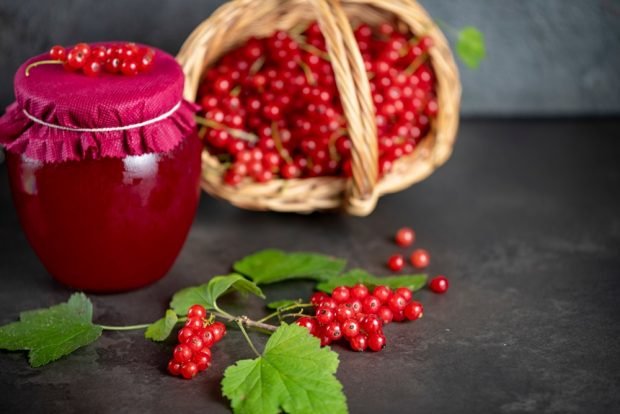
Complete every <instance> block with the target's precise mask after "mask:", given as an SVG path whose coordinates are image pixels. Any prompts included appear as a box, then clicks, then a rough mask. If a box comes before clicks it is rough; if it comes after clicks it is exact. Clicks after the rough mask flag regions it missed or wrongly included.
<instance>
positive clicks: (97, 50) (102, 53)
mask: <svg viewBox="0 0 620 414" xmlns="http://www.w3.org/2000/svg"><path fill="white" fill-rule="evenodd" d="M90 58H91V59H95V60H97V61H99V63H101V65H103V64H104V63H105V60H106V58H107V53H106V48H105V47H103V46H95V47H93V48H92V49H91V50H90Z"/></svg>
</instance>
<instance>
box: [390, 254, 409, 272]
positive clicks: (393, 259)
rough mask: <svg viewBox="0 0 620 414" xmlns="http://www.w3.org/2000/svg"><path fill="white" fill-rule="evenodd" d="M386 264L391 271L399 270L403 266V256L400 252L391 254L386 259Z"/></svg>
mask: <svg viewBox="0 0 620 414" xmlns="http://www.w3.org/2000/svg"><path fill="white" fill-rule="evenodd" d="M387 266H388V267H389V268H390V270H391V271H393V272H400V271H401V270H403V267H404V266H405V258H404V257H403V255H402V254H393V255H391V256H390V258H389V259H388V261H387Z"/></svg>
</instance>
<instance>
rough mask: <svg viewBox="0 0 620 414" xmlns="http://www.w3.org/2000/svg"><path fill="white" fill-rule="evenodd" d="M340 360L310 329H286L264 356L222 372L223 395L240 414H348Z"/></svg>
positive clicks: (270, 343) (276, 334) (269, 344)
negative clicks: (339, 376) (339, 365)
mask: <svg viewBox="0 0 620 414" xmlns="http://www.w3.org/2000/svg"><path fill="white" fill-rule="evenodd" d="M338 363H339V362H338V354H336V353H335V352H333V351H332V350H331V349H330V348H329V347H325V348H321V346H320V341H319V340H318V339H317V338H315V337H313V336H312V335H310V333H309V332H308V330H307V329H305V328H302V327H299V326H297V325H294V324H293V325H287V324H285V323H283V324H282V325H281V326H280V327H279V328H278V330H277V331H275V332H274V334H273V335H272V336H271V337H270V338H269V341H268V342H267V345H266V347H265V351H264V352H263V355H262V356H260V357H258V358H256V359H245V360H242V361H238V362H237V363H236V364H235V365H232V366H230V367H228V368H227V369H226V371H225V372H224V379H223V380H222V392H223V394H224V396H226V397H227V398H228V399H230V400H231V405H232V408H233V412H235V413H237V414H245V413H252V414H275V413H279V412H281V411H285V412H287V413H289V414H312V413H330V414H341V413H347V412H348V410H347V405H346V398H345V396H344V393H343V392H342V384H341V383H340V382H339V381H338V379H337V378H336V376H335V375H334V374H335V373H336V370H337V369H338Z"/></svg>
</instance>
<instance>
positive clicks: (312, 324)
mask: <svg viewBox="0 0 620 414" xmlns="http://www.w3.org/2000/svg"><path fill="white" fill-rule="evenodd" d="M295 323H296V324H297V325H299V326H301V327H302V328H306V329H307V330H308V332H310V334H312V335H314V334H316V333H317V331H318V329H319V324H318V322H317V320H316V319H315V318H310V317H307V316H302V317H301V318H299V319H297V321H295Z"/></svg>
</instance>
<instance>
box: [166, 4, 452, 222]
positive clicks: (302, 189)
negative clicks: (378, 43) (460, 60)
mask: <svg viewBox="0 0 620 414" xmlns="http://www.w3.org/2000/svg"><path fill="white" fill-rule="evenodd" d="M394 18H396V20H397V21H398V24H399V25H402V26H403V28H406V29H408V30H409V31H411V33H413V34H416V35H426V36H430V37H431V38H432V39H433V47H432V48H431V49H430V50H429V59H430V63H431V66H432V67H433V70H434V72H435V76H436V79H437V81H436V82H437V84H436V92H437V101H438V104H439V112H438V114H437V117H436V119H435V120H434V121H433V124H432V127H431V130H430V132H429V134H428V135H427V136H426V137H424V139H422V141H421V142H420V143H419V145H418V146H417V147H416V149H415V150H414V152H413V153H412V154H409V155H407V156H404V157H402V158H400V159H398V160H396V161H395V162H394V165H393V167H392V169H391V171H390V172H389V173H387V174H385V175H384V176H383V177H381V178H380V179H379V176H378V144H377V128H376V125H375V116H374V107H373V103H372V97H371V92H370V85H369V81H368V77H367V74H366V72H365V70H364V62H363V60H362V56H361V54H360V51H359V49H358V47H357V43H356V40H355V37H354V34H353V28H354V27H356V26H357V25H358V24H359V23H367V24H369V25H371V26H376V25H378V24H380V23H382V22H393V21H394ZM314 20H317V21H318V23H319V27H320V29H321V31H322V33H323V35H324V37H325V41H326V45H327V52H328V54H329V57H330V63H331V65H332V68H333V70H334V76H335V79H336V85H337V88H338V93H339V94H340V99H341V102H342V107H343V111H344V115H345V117H346V120H347V128H348V132H349V137H350V139H351V142H352V154H351V157H352V158H351V160H352V173H353V174H352V177H351V178H350V179H347V178H343V177H316V178H299V179H274V180H272V181H269V182H267V183H255V182H243V183H241V184H240V185H239V186H236V187H231V186H229V185H226V184H225V183H224V182H223V179H222V176H223V173H224V171H225V169H226V167H225V166H224V165H222V164H221V163H220V162H219V160H218V159H217V158H216V157H215V156H212V155H211V154H210V153H209V152H208V151H207V150H206V149H205V150H204V151H203V155H202V183H201V185H202V188H203V189H204V190H205V191H207V192H208V193H210V194H212V195H214V196H216V197H219V198H222V199H226V200H228V201H229V202H231V203H232V204H234V205H236V206H238V207H241V208H245V209H251V210H273V211H287V212H298V213H309V212H312V211H315V210H329V209H338V208H342V209H344V210H345V211H346V212H347V213H349V214H352V215H357V216H365V215H368V214H370V213H371V212H372V211H373V210H374V208H375V206H376V203H377V200H378V198H379V197H380V196H381V195H383V194H387V193H392V192H397V191H400V190H403V189H405V188H407V187H409V186H410V185H412V184H413V183H415V182H418V181H420V180H423V179H424V178H426V177H427V176H429V175H430V174H431V173H432V172H433V171H434V170H435V169H436V168H437V167H439V166H440V165H442V164H443V163H444V162H446V160H447V159H448V158H449V156H450V154H451V152H452V147H453V145H454V140H455V138H456V131H457V128H458V121H459V105H460V96H461V85H460V81H459V76H458V71H457V68H456V65H455V63H454V58H453V56H452V53H451V51H450V48H449V46H448V42H447V40H446V38H445V37H444V35H443V34H442V32H441V31H440V30H439V28H438V27H437V25H436V24H435V23H434V22H433V20H432V19H431V18H430V17H429V15H428V14H427V13H426V11H425V10H424V9H423V8H422V6H420V5H419V4H418V3H416V2H415V1H412V0H233V1H230V2H228V3H226V4H224V5H222V6H221V7H220V8H219V9H217V10H216V11H215V12H214V13H213V14H212V15H211V17H209V18H208V19H206V20H205V21H203V22H202V23H201V24H200V25H199V26H198V27H196V29H195V30H194V31H193V32H192V33H191V34H190V36H189V37H188V38H187V40H186V41H185V43H184V44H183V47H182V48H181V50H180V52H179V54H178V56H177V59H178V61H179V62H180V63H181V65H182V66H183V70H184V72H185V75H186V83H185V90H184V98H185V99H188V100H190V101H195V99H196V95H197V91H198V88H199V85H200V82H201V80H202V78H203V73H204V72H205V70H206V68H208V67H209V66H210V65H212V64H214V63H215V62H216V61H217V60H218V59H219V58H220V57H221V56H222V55H223V54H225V53H226V52H228V51H229V50H231V49H234V48H236V47H238V46H240V45H242V44H243V43H244V42H245V41H246V40H248V39H249V38H250V37H252V36H255V37H267V36H269V35H271V34H272V33H273V32H274V31H275V30H284V31H289V30H291V29H292V28H293V27H299V25H304V24H308V23H310V22H311V21H314Z"/></svg>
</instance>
